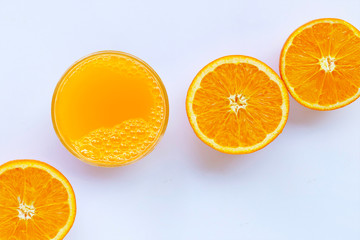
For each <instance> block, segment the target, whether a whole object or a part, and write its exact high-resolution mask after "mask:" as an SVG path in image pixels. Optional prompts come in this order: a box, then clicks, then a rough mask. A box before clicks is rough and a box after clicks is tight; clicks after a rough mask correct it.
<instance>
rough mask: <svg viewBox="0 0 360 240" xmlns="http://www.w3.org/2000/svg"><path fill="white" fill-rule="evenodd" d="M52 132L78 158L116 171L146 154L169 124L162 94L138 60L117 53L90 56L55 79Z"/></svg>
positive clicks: (153, 76) (155, 78)
mask: <svg viewBox="0 0 360 240" xmlns="http://www.w3.org/2000/svg"><path fill="white" fill-rule="evenodd" d="M52 117H53V124H54V128H55V130H56V132H57V134H58V136H59V138H60V140H61V141H62V142H63V144H64V145H65V146H66V147H67V148H68V150H69V151H70V152H72V153H73V154H74V155H75V156H77V157H78V158H80V159H82V160H84V161H86V162H88V163H90V164H94V165H99V166H108V167H111V166H120V165H125V164H129V163H131V162H133V161H135V160H138V159H140V158H141V157H143V156H144V155H145V154H146V153H148V152H150V151H151V150H152V149H153V148H154V146H155V145H156V143H157V142H158V140H159V138H160V137H161V136H162V135H163V133H164V132H165V128H166V125H167V121H168V99H167V95H166V90H165V88H164V86H163V84H162V82H161V80H160V78H159V76H158V75H157V74H156V73H155V71H154V70H152V68H151V67H150V66H148V65H147V64H146V63H145V62H143V61H142V60H140V59H138V58H136V57H133V56H131V55H129V54H125V53H121V52H116V51H103V52H98V53H94V54H91V55H90V56H87V57H85V58H83V59H81V60H80V61H78V62H76V63H75V64H74V65H73V66H72V67H71V68H70V69H69V70H68V71H67V72H66V73H65V75H64V76H63V78H62V79H61V80H60V82H59V84H58V86H57V88H56V89H55V93H54V97H53V105H52Z"/></svg>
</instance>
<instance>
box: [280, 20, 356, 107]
mask: <svg viewBox="0 0 360 240" xmlns="http://www.w3.org/2000/svg"><path fill="white" fill-rule="evenodd" d="M280 71H281V76H282V78H283V79H284V81H285V83H286V85H287V87H288V89H289V91H290V93H291V94H292V96H293V97H294V98H295V99H296V100H297V101H299V102H300V103H301V104H303V105H305V106H307V107H310V108H313V109H317V110H331V109H336V108H339V107H343V106H345V105H347V104H349V103H350V102H352V101H354V100H355V99H356V98H358V97H359V96H360V32H359V31H358V30H357V29H356V28H355V27H353V26H352V25H351V24H349V23H347V22H345V21H343V20H341V19H318V20H314V21H311V22H309V23H307V24H305V25H303V26H301V27H300V28H298V29H297V30H296V31H295V32H294V33H293V34H292V35H291V36H290V37H289V39H288V40H287V42H286V43H285V45H284V48H283V51H282V54H281V59H280Z"/></svg>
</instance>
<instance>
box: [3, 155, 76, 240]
mask: <svg viewBox="0 0 360 240" xmlns="http://www.w3.org/2000/svg"><path fill="white" fill-rule="evenodd" d="M75 214H76V203H75V194H74V191H73V189H72V187H71V185H70V183H69V182H68V180H67V179H66V178H65V177H64V176H63V175H62V174H61V173H60V172H59V171H58V170H56V169H55V168H53V167H51V166H50V165H48V164H46V163H43V162H40V161H36V160H15V161H10V162H7V163H5V164H4V165H2V166H0V239H1V240H2V239H4V240H5V239H9V240H48V239H52V240H59V239H63V238H64V236H65V235H66V234H67V233H68V232H69V230H70V228H71V227H72V225H73V223H74V220H75Z"/></svg>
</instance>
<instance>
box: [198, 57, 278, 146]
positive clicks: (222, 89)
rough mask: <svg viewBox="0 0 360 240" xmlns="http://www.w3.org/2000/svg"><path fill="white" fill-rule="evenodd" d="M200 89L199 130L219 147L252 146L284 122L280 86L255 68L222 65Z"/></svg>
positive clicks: (206, 77)
mask: <svg viewBox="0 0 360 240" xmlns="http://www.w3.org/2000/svg"><path fill="white" fill-rule="evenodd" d="M200 86H201V87H200V88H199V89H198V90H197V91H196V93H195V97H194V101H193V111H194V114H195V115H196V120H197V123H198V125H199V128H200V130H201V131H202V132H203V133H204V134H205V135H206V136H207V137H208V138H211V139H213V140H214V141H215V143H217V144H219V145H222V146H227V147H233V148H236V147H248V146H253V145H255V144H257V143H260V142H261V141H263V140H264V139H265V137H266V136H267V134H269V133H272V132H273V131H274V130H275V129H276V128H277V127H278V125H279V123H280V121H281V118H282V109H281V106H282V104H283V100H282V96H281V92H280V89H279V86H278V85H277V84H276V83H275V82H274V81H272V80H270V79H269V77H268V76H267V75H266V74H265V73H264V72H262V71H260V70H259V69H258V68H257V67H256V66H253V65H251V64H248V63H238V64H234V63H227V64H222V65H220V66H218V67H217V68H216V69H215V70H214V71H212V72H210V73H208V74H207V75H206V76H205V77H204V78H203V79H202V81H201V85H200Z"/></svg>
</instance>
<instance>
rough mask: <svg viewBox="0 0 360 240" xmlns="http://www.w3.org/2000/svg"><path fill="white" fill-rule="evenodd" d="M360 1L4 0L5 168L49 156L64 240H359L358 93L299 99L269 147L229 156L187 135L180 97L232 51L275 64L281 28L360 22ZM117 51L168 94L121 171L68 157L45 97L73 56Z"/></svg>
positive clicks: (0, 95)
mask: <svg viewBox="0 0 360 240" xmlns="http://www.w3.org/2000/svg"><path fill="white" fill-rule="evenodd" d="M359 11H360V1H359V0H354V1H343V0H336V1H330V0H324V1H314V0H311V1H307V0H300V1H275V0H273V1H256V0H251V1H235V0H234V1H224V0H223V1H220V0H217V1H209V0H207V1H195V0H189V1H188V0H182V1H171V0H164V1H158V0H152V1H138V0H127V1H105V0H96V1H73V0H69V1H67V0H62V1H41V2H40V1H34V0H32V1H27V0H24V1H5V0H0V83H1V85H0V111H1V117H0V163H5V162H6V161H9V160H13V159H21V158H29V159H38V160H42V161H45V162H47V163H50V164H51V165H53V166H55V167H56V168H58V169H59V170H60V171H61V172H62V173H63V174H64V175H65V176H66V177H67V178H68V179H69V180H70V182H71V183H72V185H73V187H74V190H75V193H76V197H77V204H78V211H77V216H76V221H75V224H74V226H73V228H72V230H71V231H70V233H69V234H68V235H67V237H66V239H70V240H83V239H86V240H98V239H106V240H119V239H126V240H163V239H164V240H170V239H171V240H184V239H186V240H213V239H214V240H215V239H216V240H218V239H224V240H238V239H242V240H289V239H292V240H304V239H321V240H322V239H326V240H338V239H346V240H358V239H360V125H359V122H360V100H358V101H356V102H354V103H352V104H351V105H349V106H347V107H345V108H343V109H339V110H335V111H331V112H318V111H313V110H310V109H307V108H305V107H303V106H301V105H299V104H298V103H297V102H295V101H294V100H293V99H291V101H290V103H291V104H290V115H289V120H288V122H287V125H286V126H285V129H284V131H283V133H282V134H281V135H280V136H279V137H278V138H277V139H275V141H274V142H273V143H271V144H270V145H269V146H267V147H266V148H265V149H263V150H260V151H258V152H256V153H253V154H249V155H226V154H222V153H220V152H217V151H215V150H213V149H211V148H209V147H208V146H206V145H205V144H203V143H202V142H201V141H200V140H199V139H198V138H197V137H196V136H195V134H194V133H193V132H192V129H191V127H190V125H189V123H188V120H187V117H186V112H185V104H184V103H185V96H186V92H187V89H188V87H189V85H190V82H191V81H192V79H193V77H194V76H195V75H196V73H197V72H198V71H199V70H200V69H201V68H202V67H203V66H204V65H206V64H207V63H208V62H210V61H212V60H214V59H216V58H218V57H221V56H224V55H229V54H243V55H250V56H253V57H256V58H258V59H260V60H262V61H264V62H265V63H267V64H268V65H269V66H270V67H272V68H273V69H274V70H275V71H276V72H279V71H278V60H279V55H280V50H281V48H282V45H283V44H284V42H285V40H286V38H287V37H288V36H289V34H290V33H291V32H292V31H293V30H295V28H297V27H298V26H300V25H302V24H304V23H306V22H308V21H309V20H312V19H316V18H321V17H337V18H342V19H344V20H347V21H349V22H350V23H352V24H353V25H354V26H356V27H357V28H360V14H359ZM106 49H113V50H120V51H125V52H128V53H131V54H133V55H136V56H138V57H140V58H142V59H143V60H145V61H146V62H147V63H149V64H150V65H151V66H152V67H153V68H154V69H155V71H157V73H158V74H159V75H160V77H161V78H162V79H163V81H164V84H165V86H166V88H167V91H168V95H169V100H170V120H169V125H168V128H167V131H166V134H165V136H164V138H163V139H162V141H161V142H160V144H159V145H158V146H157V148H156V149H155V150H154V151H153V152H152V153H151V154H150V155H149V156H147V157H146V158H145V159H143V160H141V161H139V162H137V163H135V164H133V165H131V166H126V167H122V168H116V169H105V168H97V167H93V166H90V165H87V164H85V163H83V162H81V161H79V160H77V159H76V158H74V157H73V156H72V155H71V154H70V153H69V152H67V151H66V149H65V148H64V147H63V146H62V145H61V143H60V141H59V140H58V138H57V136H56V134H55V132H54V130H53V128H52V123H51V115H50V109H51V106H50V105H51V97H52V93H53V90H54V88H55V85H56V83H57V81H58V80H59V78H60V77H61V75H62V74H63V72H64V71H65V70H66V68H67V67H68V66H70V65H71V64H72V63H73V62H74V61H75V60H77V59H79V58H81V57H82V56H84V55H86V54H89V53H92V52H95V51H99V50H106Z"/></svg>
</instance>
